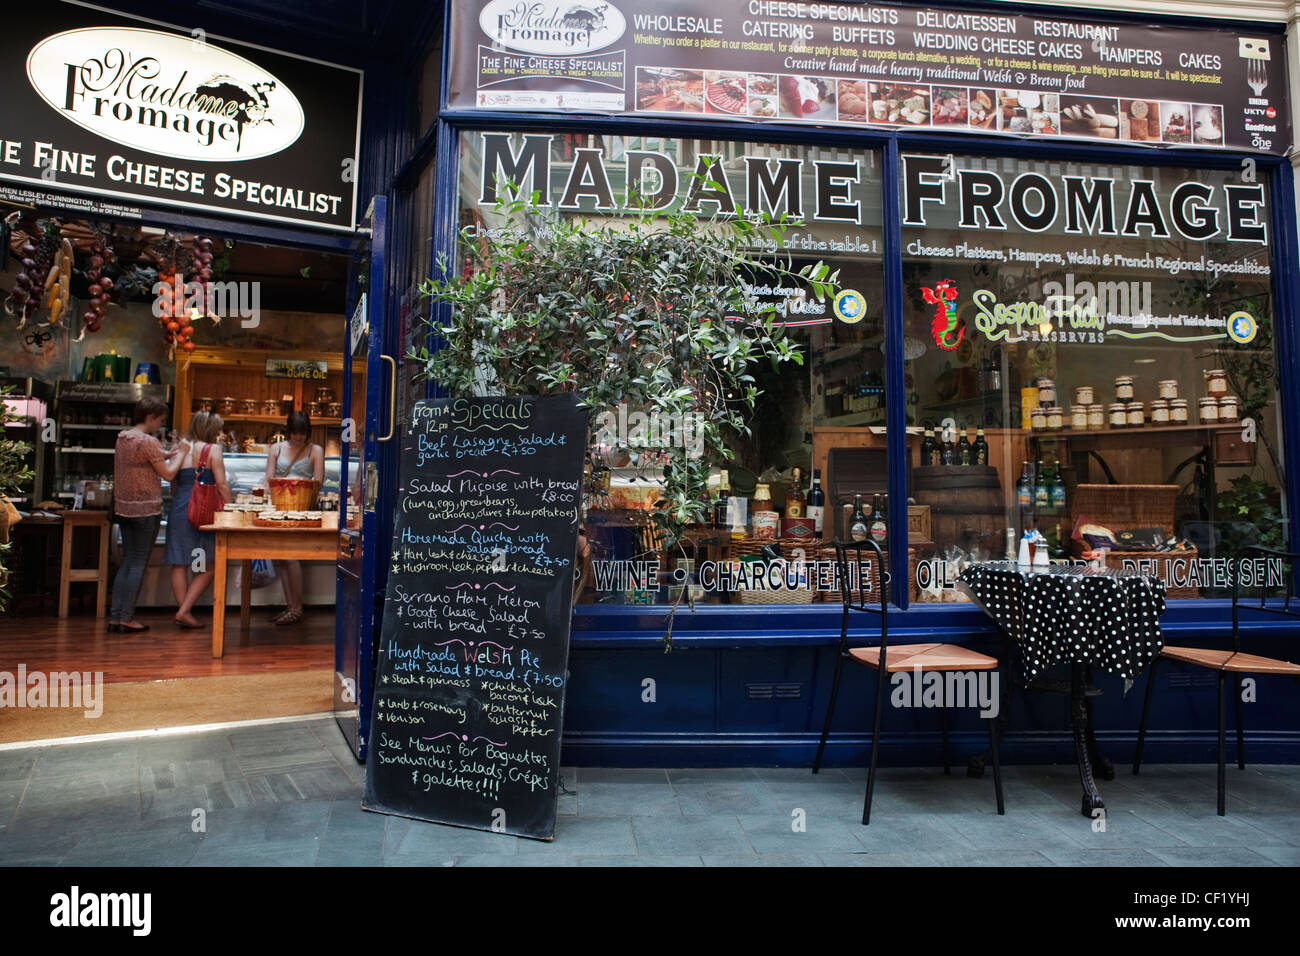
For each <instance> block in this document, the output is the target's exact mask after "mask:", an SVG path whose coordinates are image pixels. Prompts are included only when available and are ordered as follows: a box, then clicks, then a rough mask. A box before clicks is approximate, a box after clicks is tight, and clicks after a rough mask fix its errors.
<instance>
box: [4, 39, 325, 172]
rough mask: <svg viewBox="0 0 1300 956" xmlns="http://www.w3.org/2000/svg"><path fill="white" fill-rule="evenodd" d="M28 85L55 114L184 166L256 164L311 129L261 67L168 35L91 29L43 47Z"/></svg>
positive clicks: (36, 50)
mask: <svg viewBox="0 0 1300 956" xmlns="http://www.w3.org/2000/svg"><path fill="white" fill-rule="evenodd" d="M27 78H28V80H29V81H30V82H31V84H32V87H33V88H34V89H35V90H36V92H37V93H39V94H40V95H41V97H42V98H43V99H44V100H45V101H46V102H47V103H49V105H50V106H52V107H53V108H54V109H56V110H59V111H60V112H61V113H62V114H63V115H64V116H65V117H66V118H68V119H70V120H72V121H73V122H74V123H76V124H78V125H79V126H82V127H84V128H85V129H88V130H90V131H91V132H92V133H98V134H99V135H100V136H103V137H106V138H107V139H111V140H113V141H114V142H116V143H121V144H122V145H124V146H133V147H136V148H138V149H146V150H148V151H150V152H153V153H160V154H162V155H164V156H173V157H176V158H179V159H206V160H220V159H256V158H257V157H260V156H270V155H272V154H274V153H278V152H280V151H281V150H283V149H284V148H285V147H286V146H289V145H290V144H292V143H293V142H294V141H295V140H297V139H298V137H299V136H301V135H302V130H303V112H302V106H301V105H299V103H298V98H297V97H296V96H294V95H293V92H292V91H291V90H290V89H289V88H288V87H287V86H285V84H284V83H283V82H282V81H280V80H279V79H277V78H276V77H275V76H273V75H272V74H271V73H269V72H268V71H266V70H264V69H262V68H260V67H258V66H257V65H256V64H255V63H252V62H250V61H249V60H246V59H244V58H243V57H242V56H238V55H236V54H234V53H230V52H228V51H226V50H223V49H221V48H219V47H217V46H214V45H213V44H210V43H206V42H205V43H196V42H194V41H193V40H192V39H190V38H189V37H182V36H178V35H176V34H174V33H162V32H160V31H158V30H144V29H136V28H126V29H122V28H105V27H85V28H82V29H78V30H68V31H65V32H63V33H58V34H55V35H54V36H52V37H48V38H46V39H45V40H42V41H41V42H40V43H38V44H37V45H36V46H35V47H33V48H32V52H31V53H30V54H29V55H28V57H27Z"/></svg>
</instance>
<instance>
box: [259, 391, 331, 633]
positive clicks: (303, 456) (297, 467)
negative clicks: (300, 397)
mask: <svg viewBox="0 0 1300 956" xmlns="http://www.w3.org/2000/svg"><path fill="white" fill-rule="evenodd" d="M284 431H285V434H286V435H288V436H289V440H288V441H286V442H276V443H275V444H274V445H272V446H271V449H270V451H268V452H267V453H266V485H267V487H268V488H269V487H270V486H271V479H272V478H304V479H305V478H311V479H313V480H314V481H315V482H316V490H317V491H320V486H321V483H322V482H323V481H324V480H325V449H324V448H322V447H321V446H320V445H314V444H312V440H311V419H310V418H308V417H307V413H306V412H290V413H289V418H288V420H287V421H286V422H285V429H284ZM312 507H315V504H313V505H312ZM275 569H276V576H277V577H279V579H280V583H281V585H282V586H283V587H284V603H285V608H284V610H283V611H281V612H280V613H279V614H277V615H276V616H275V617H274V619H273V620H274V621H275V623H276V624H297V623H298V622H299V621H301V620H302V562H300V561H277V562H275Z"/></svg>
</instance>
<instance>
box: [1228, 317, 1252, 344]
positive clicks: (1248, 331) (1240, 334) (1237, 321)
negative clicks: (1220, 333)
mask: <svg viewBox="0 0 1300 956" xmlns="http://www.w3.org/2000/svg"><path fill="white" fill-rule="evenodd" d="M1258 331H1259V325H1258V323H1256V322H1255V317H1254V316H1253V315H1251V314H1250V313H1249V312H1234V313H1232V315H1230V316H1228V338H1230V339H1232V341H1234V342H1236V343H1238V344H1239V345H1245V344H1246V343H1247V342H1253V341H1254V340H1255V333H1256V332H1258Z"/></svg>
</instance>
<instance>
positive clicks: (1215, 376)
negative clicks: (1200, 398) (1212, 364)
mask: <svg viewBox="0 0 1300 956" xmlns="http://www.w3.org/2000/svg"><path fill="white" fill-rule="evenodd" d="M1205 390H1206V391H1207V392H1209V393H1210V394H1211V395H1213V396H1214V397H1215V398H1218V397H1219V396H1220V395H1226V394H1228V376H1227V375H1226V374H1225V373H1224V371H1223V369H1221V368H1210V369H1206V370H1205Z"/></svg>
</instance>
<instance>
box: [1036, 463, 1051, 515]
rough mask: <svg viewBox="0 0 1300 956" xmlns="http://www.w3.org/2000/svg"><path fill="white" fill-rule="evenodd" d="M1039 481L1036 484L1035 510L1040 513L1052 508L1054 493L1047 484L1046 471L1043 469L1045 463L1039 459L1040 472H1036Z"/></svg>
mask: <svg viewBox="0 0 1300 956" xmlns="http://www.w3.org/2000/svg"><path fill="white" fill-rule="evenodd" d="M1036 475H1037V480H1036V481H1035V482H1034V508H1035V509H1036V510H1038V511H1041V510H1043V509H1044V508H1050V507H1051V506H1052V491H1051V488H1049V487H1048V484H1047V481H1048V479H1047V473H1046V469H1045V468H1043V462H1042V460H1041V459H1039V462H1038V471H1037V472H1036Z"/></svg>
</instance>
